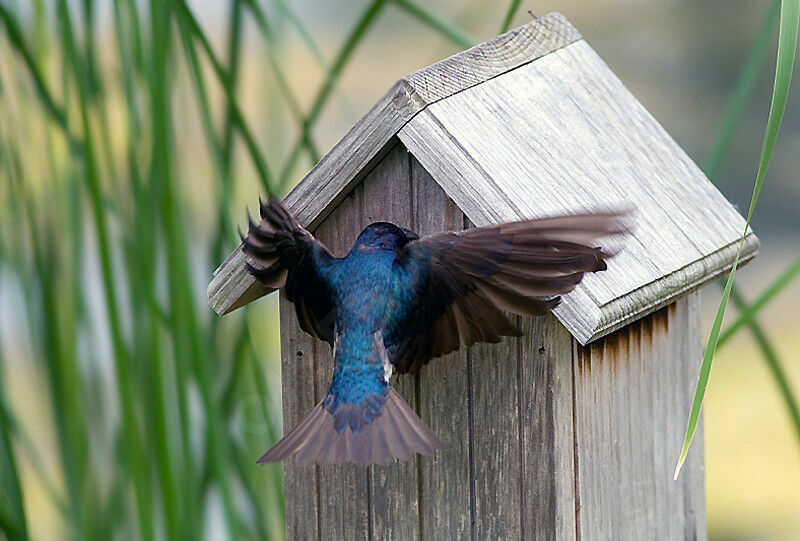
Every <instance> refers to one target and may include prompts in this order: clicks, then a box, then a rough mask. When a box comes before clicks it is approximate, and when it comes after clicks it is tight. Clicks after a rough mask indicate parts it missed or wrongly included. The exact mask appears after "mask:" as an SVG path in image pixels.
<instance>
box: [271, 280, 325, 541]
mask: <svg viewBox="0 0 800 541" xmlns="http://www.w3.org/2000/svg"><path fill="white" fill-rule="evenodd" d="M280 319H281V382H282V383H281V389H282V393H283V433H284V434H286V433H288V432H289V431H290V430H291V429H292V428H294V427H295V426H297V425H298V424H299V423H300V421H302V420H303V419H305V417H306V415H308V414H309V412H311V410H312V408H313V407H314V406H315V405H316V404H317V402H318V400H317V397H316V396H315V393H314V389H315V386H316V381H315V361H314V358H315V345H314V339H313V338H312V337H311V336H310V335H308V334H306V333H305V332H303V331H302V330H301V329H300V327H299V325H298V324H297V316H296V315H295V311H294V305H293V304H292V303H291V302H289V301H288V300H287V299H286V296H285V295H284V294H283V293H281V299H280ZM283 492H284V500H285V506H286V538H287V539H317V538H318V537H319V524H318V522H317V517H318V513H319V506H318V497H319V494H318V491H317V466H316V464H303V465H300V464H297V463H296V462H295V460H294V458H289V459H287V460H286V461H284V463H283Z"/></svg>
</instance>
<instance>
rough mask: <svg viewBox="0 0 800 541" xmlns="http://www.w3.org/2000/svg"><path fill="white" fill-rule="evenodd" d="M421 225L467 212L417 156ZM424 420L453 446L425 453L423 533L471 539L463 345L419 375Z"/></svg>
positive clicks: (452, 220)
mask: <svg viewBox="0 0 800 541" xmlns="http://www.w3.org/2000/svg"><path fill="white" fill-rule="evenodd" d="M411 176H412V179H413V185H412V188H413V196H412V199H413V204H414V209H415V220H414V226H415V230H416V231H417V232H418V233H419V234H420V235H428V234H431V233H436V232H439V231H450V230H461V229H463V226H464V215H463V214H462V212H461V211H460V210H458V207H456V205H455V203H453V201H452V200H451V199H450V198H448V197H447V195H446V194H445V193H444V191H443V190H442V189H441V188H440V187H439V185H438V184H436V182H435V181H434V180H433V178H431V176H430V174H429V173H428V172H427V171H425V169H424V168H423V167H422V166H421V165H420V163H419V162H418V161H417V160H416V159H414V158H413V157H411ZM418 381H419V383H418V387H419V402H418V405H419V413H420V417H421V418H422V420H423V421H424V422H425V423H426V424H427V425H428V426H429V427H430V428H431V430H433V431H434V433H436V434H437V435H438V436H439V437H440V438H441V439H442V441H444V442H445V443H446V444H447V449H446V450H444V451H439V452H437V453H434V454H433V455H431V456H428V457H420V462H419V467H420V476H421V485H420V490H421V492H420V498H419V500H420V502H419V505H420V518H421V521H420V522H421V525H420V527H421V530H422V531H421V538H422V539H430V540H439V539H469V538H470V536H471V535H472V526H471V525H472V506H471V504H470V487H471V480H470V470H469V461H470V459H469V449H470V441H469V437H470V423H469V380H468V374H467V352H466V350H463V349H462V350H459V351H455V352H453V353H451V354H450V355H447V356H445V357H443V358H440V359H435V360H433V361H431V363H430V364H428V365H427V366H426V367H425V368H423V369H422V371H421V372H420V375H419V378H418Z"/></svg>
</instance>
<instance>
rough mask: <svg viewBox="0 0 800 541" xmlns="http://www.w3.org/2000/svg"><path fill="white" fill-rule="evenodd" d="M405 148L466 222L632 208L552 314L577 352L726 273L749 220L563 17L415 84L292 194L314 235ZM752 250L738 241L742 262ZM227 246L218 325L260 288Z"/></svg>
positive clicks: (412, 78)
mask: <svg viewBox="0 0 800 541" xmlns="http://www.w3.org/2000/svg"><path fill="white" fill-rule="evenodd" d="M397 144H403V145H405V146H406V148H407V149H408V150H409V151H410V152H411V153H412V154H413V155H414V157H415V158H416V159H417V160H418V161H419V162H420V163H421V164H422V165H423V166H424V167H425V169H426V170H427V171H428V172H429V173H430V174H431V176H432V177H433V178H434V179H435V181H436V182H437V183H438V184H439V185H440V186H441V187H442V189H443V190H444V191H445V192H446V193H447V195H448V196H449V197H450V198H451V199H452V200H453V201H454V202H455V203H456V204H457V205H458V206H459V207H460V208H461V210H462V211H463V212H464V214H465V215H466V216H467V217H468V218H469V219H470V220H471V221H472V222H473V223H475V224H476V225H478V226H481V225H486V224H491V223H498V222H504V221H511V220H517V219H520V218H530V217H540V216H547V215H552V214H555V213H562V212H578V211H587V210H605V209H609V208H620V207H626V208H633V209H635V220H636V228H635V232H634V234H633V236H632V238H629V239H628V242H627V243H626V245H625V249H624V250H623V251H622V252H621V253H620V254H619V255H618V256H617V257H615V258H613V259H612V260H610V262H609V267H608V270H607V271H606V272H603V273H599V274H595V275H589V276H587V277H586V278H585V279H584V281H583V282H582V283H581V284H580V285H579V287H578V288H577V289H576V290H575V291H574V292H572V293H570V294H569V295H567V296H566V297H565V298H564V301H563V302H562V303H561V305H560V306H559V307H558V308H557V309H556V310H555V315H556V317H557V318H558V320H559V321H560V322H561V323H562V324H563V325H564V326H565V327H566V328H567V329H568V330H569V331H570V333H572V335H573V336H574V337H575V338H576V339H577V340H578V341H579V342H580V343H581V344H586V343H587V342H589V341H591V340H594V339H595V338H598V337H600V336H603V335H605V334H607V333H609V332H611V331H613V330H615V329H617V328H619V327H622V326H624V325H626V324H628V323H630V322H632V321H634V320H636V319H638V318H640V317H642V316H644V315H646V314H648V313H650V312H652V311H654V310H656V309H658V308H660V307H662V306H664V305H666V304H668V303H670V302H672V301H673V300H675V299H676V298H678V297H680V296H682V295H684V294H686V293H688V292H689V291H691V290H693V289H695V288H697V287H699V286H701V285H703V284H705V283H707V282H709V281H710V280H713V279H714V278H716V277H718V276H720V275H721V274H723V273H725V272H726V271H728V270H729V269H730V267H731V265H732V263H733V259H734V257H735V255H736V250H737V248H738V240H739V238H740V236H741V233H742V231H743V229H744V226H745V222H744V219H743V218H742V217H741V215H740V214H739V213H738V212H737V211H736V209H735V208H734V207H733V206H732V205H731V204H730V203H729V202H728V201H726V200H725V198H724V197H723V196H722V194H720V192H719V191H718V190H717V189H716V188H715V187H714V186H713V185H712V183H711V182H710V181H709V180H708V179H707V178H706V176H705V175H704V174H703V173H702V171H701V170H700V168H699V167H698V166H697V165H696V164H695V163H694V162H693V161H692V160H691V158H689V156H687V155H686V153H685V152H684V151H683V150H682V149H681V148H680V147H679V146H678V145H677V144H676V143H675V141H673V140H672V138H671V137H670V136H669V134H667V133H666V132H665V131H664V129H663V128H662V127H661V125H660V124H659V123H658V122H657V121H656V120H655V119H654V118H653V117H652V116H651V115H650V114H649V113H648V112H647V111H646V110H645V108H644V107H643V106H642V105H641V104H640V103H639V102H638V101H637V100H636V98H634V97H633V95H631V93H630V92H629V91H628V90H627V89H626V88H625V87H624V85H623V84H622V83H621V82H620V81H619V79H618V78H617V77H616V76H615V75H614V74H613V73H612V71H611V70H610V69H609V68H608V66H606V64H605V63H604V62H603V61H602V60H601V59H600V57H598V56H597V54H596V53H595V52H594V51H593V50H592V49H591V48H590V47H589V45H588V44H587V43H586V42H585V41H584V40H583V39H582V38H581V36H580V34H579V33H578V31H577V30H576V29H575V28H574V27H573V26H572V25H570V23H569V22H568V21H567V20H566V19H565V18H564V17H563V16H562V15H560V14H557V13H554V14H550V15H547V16H545V17H542V18H538V19H535V20H533V21H532V22H531V23H529V24H526V25H524V26H522V27H520V28H517V29H515V30H512V31H510V32H508V33H506V34H503V35H501V36H498V37H496V38H494V39H492V40H490V41H487V42H486V43H482V44H480V45H477V46H475V47H473V48H471V49H469V50H467V51H464V52H462V53H459V54H456V55H454V56H452V57H450V58H447V59H445V60H442V61H441V62H437V63H436V64H433V65H432V66H430V67H427V68H425V69H423V70H420V71H417V72H415V73H412V74H410V75H408V76H406V77H404V78H402V79H400V80H399V81H398V82H397V83H395V84H394V86H392V88H391V89H390V90H389V92H387V93H386V95H384V97H383V98H382V99H381V100H380V101H379V102H378V103H377V104H375V106H374V107H373V108H372V109H371V110H370V111H369V112H368V113H367V114H366V115H364V117H363V118H362V119H361V120H360V121H359V122H358V123H357V124H356V125H355V126H353V128H352V129H351V130H350V131H349V132H348V133H347V134H346V135H345V136H344V138H342V140H341V141H339V143H338V144H337V145H336V146H335V147H334V148H333V149H332V150H331V151H330V152H329V153H328V154H327V155H326V156H325V157H324V158H322V160H320V162H319V163H318V164H317V165H316V166H315V167H314V169H313V170H312V171H311V172H310V173H309V174H308V175H307V176H306V177H305V178H304V179H303V180H302V181H301V182H300V183H299V184H298V185H297V186H296V187H295V189H294V190H292V192H291V193H290V194H289V195H288V196H287V197H286V199H285V202H286V204H287V206H288V207H289V208H290V209H291V210H292V211H293V212H294V213H295V215H296V216H297V217H298V219H299V220H300V222H301V223H303V224H304V225H305V226H307V227H309V228H310V229H312V230H313V228H314V227H315V226H316V225H318V224H319V223H320V222H321V221H322V220H323V219H324V218H325V217H326V216H327V215H328V214H329V213H330V212H331V210H332V209H333V208H335V207H336V206H337V204H338V203H339V202H340V201H341V200H342V199H343V198H344V197H345V196H346V195H347V194H348V193H349V192H350V191H351V190H352V189H353V188H354V187H355V186H356V185H357V184H358V183H359V182H360V181H361V180H362V179H363V177H364V175H365V174H366V173H367V172H369V171H370V169H371V168H372V167H373V166H374V165H375V164H376V163H378V161H379V160H380V159H381V158H383V157H384V156H385V155H386V154H387V152H388V151H389V150H391V149H392V148H393V147H394V146H395V145H397ZM757 249H758V239H757V238H756V237H755V235H754V234H753V233H752V232H748V235H747V237H746V239H745V244H744V248H743V253H742V258H743V260H748V259H750V258H752V257H753V256H754V255H755V253H756V251H757ZM243 263H244V255H243V254H242V252H241V250H239V249H237V250H236V251H235V252H233V253H232V254H231V255H230V256H229V257H228V259H226V260H225V262H223V264H222V265H221V266H220V267H219V269H217V271H216V272H215V275H214V279H213V281H212V282H211V284H210V285H209V300H210V303H211V306H212V307H213V308H214V309H215V310H216V311H217V312H218V313H220V314H224V313H227V312H229V311H231V310H233V309H235V308H238V307H239V306H242V305H244V304H246V303H248V302H250V301H252V300H254V299H255V298H258V297H259V296H261V295H263V294H265V293H267V292H268V290H266V289H265V288H264V287H263V286H261V285H260V284H258V283H257V282H254V280H253V278H252V277H251V276H250V275H249V274H248V273H247V271H246V270H245V268H244V264H243Z"/></svg>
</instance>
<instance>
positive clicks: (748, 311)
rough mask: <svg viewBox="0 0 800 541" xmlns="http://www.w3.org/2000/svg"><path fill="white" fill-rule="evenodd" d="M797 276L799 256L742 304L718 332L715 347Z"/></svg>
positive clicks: (730, 335) (747, 321)
mask: <svg viewBox="0 0 800 541" xmlns="http://www.w3.org/2000/svg"><path fill="white" fill-rule="evenodd" d="M798 276H800V258H798V259H796V260H795V261H794V263H792V264H791V265H789V267H788V268H787V269H786V270H785V271H784V272H783V273H782V274H781V275H780V276H778V278H776V279H775V280H774V281H773V282H772V283H770V284H769V285H768V286H767V288H766V289H765V290H764V292H763V293H762V294H761V295H760V296H759V297H758V298H757V299H756V300H755V301H753V302H752V303H750V304H746V305H744V306H742V311H741V313H740V314H739V317H738V318H737V319H736V320H735V321H734V322H733V323H731V324H730V325H729V326H728V327H726V328H725V330H724V331H722V332H721V333H720V335H719V341H718V342H717V348H719V347H721V346H722V344H724V343H725V342H727V341H728V340H729V339H730V338H731V337H732V336H733V335H734V334H736V332H737V331H738V330H739V329H740V328H741V327H743V326H744V325H748V324H749V323H750V322H751V321H753V318H755V316H756V314H758V312H759V311H760V310H761V309H762V308H764V306H765V305H766V304H767V303H769V301H771V300H772V299H774V298H775V297H776V296H777V295H778V293H780V292H781V291H783V289H784V288H785V287H786V286H788V285H789V284H790V283H792V280H794V279H795V278H797V277H798Z"/></svg>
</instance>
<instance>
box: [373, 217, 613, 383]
mask: <svg viewBox="0 0 800 541" xmlns="http://www.w3.org/2000/svg"><path fill="white" fill-rule="evenodd" d="M623 218H624V215H623V214H618V213H608V214H586V215H573V216H559V217H553V218H544V219H538V220H524V221H520V222H512V223H506V224H500V225H495V226H489V227H479V228H474V229H468V230H465V231H462V232H447V233H438V234H434V235H430V236H427V237H423V238H421V239H419V240H416V241H412V242H409V243H408V244H406V245H405V246H404V248H403V249H402V250H401V251H400V252H399V254H398V256H397V259H396V262H395V272H396V273H397V276H398V283H400V284H402V285H403V286H404V287H408V284H411V286H410V287H411V289H412V291H411V302H410V308H409V309H408V310H407V311H406V312H405V313H404V314H403V316H401V317H399V318H396V319H395V320H394V321H393V322H392V324H391V325H389V326H388V328H387V329H386V334H385V335H384V343H385V345H386V347H387V350H388V352H389V358H390V360H391V362H392V363H393V364H394V365H395V368H396V369H397V370H398V372H400V373H407V372H410V373H415V372H418V371H419V369H420V368H421V367H422V366H423V365H425V364H426V363H428V361H430V360H431V359H433V358H435V357H439V356H442V355H445V354H447V353H450V352H451V351H454V350H456V349H458V348H459V347H460V346H461V345H465V346H469V345H471V344H474V343H476V342H492V343H495V342H499V341H500V339H501V337H503V336H517V335H519V334H520V333H519V330H518V329H517V328H516V327H515V326H514V325H513V324H512V323H511V322H510V321H509V320H508V319H507V318H506V316H505V315H504V314H503V311H504V310H505V311H508V312H512V313H515V314H521V315H541V314H545V313H547V312H548V311H549V310H551V309H552V308H554V307H555V306H556V305H557V304H558V303H559V301H560V300H561V297H560V295H563V294H565V293H569V292H570V291H572V290H573V289H575V286H577V285H578V283H579V282H580V281H581V279H582V278H583V275H584V274H585V273H587V272H596V271H602V270H605V268H606V263H605V259H607V258H608V257H610V255H611V254H610V253H609V252H608V251H604V250H603V249H602V248H600V247H599V246H596V244H597V241H598V240H600V239H602V238H603V237H609V236H612V235H622V234H624V233H626V232H627V227H626V226H625V224H624V220H623Z"/></svg>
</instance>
